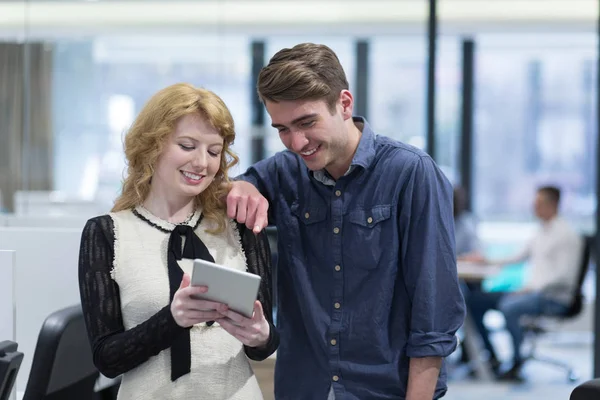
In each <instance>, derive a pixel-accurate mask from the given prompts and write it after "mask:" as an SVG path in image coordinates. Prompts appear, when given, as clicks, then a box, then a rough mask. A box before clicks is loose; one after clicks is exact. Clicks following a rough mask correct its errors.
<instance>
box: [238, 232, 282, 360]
mask: <svg viewBox="0 0 600 400" xmlns="http://www.w3.org/2000/svg"><path fill="white" fill-rule="evenodd" d="M238 230H239V232H240V237H241V238H242V248H243V249H244V253H245V254H246V261H247V263H248V272H251V273H253V274H257V275H260V277H261V281H260V288H259V291H258V300H259V301H260V302H261V304H262V307H263V310H264V312H265V318H266V319H267V321H268V322H269V327H270V331H271V332H270V334H269V341H268V342H267V344H266V345H264V346H263V347H248V346H244V349H245V351H246V355H247V356H248V358H250V359H252V360H255V361H262V360H264V359H265V358H267V357H269V356H270V355H271V354H273V353H274V352H275V350H277V347H279V332H278V331H277V328H276V327H275V325H274V324H273V271H272V265H271V264H272V262H271V249H270V248H269V240H268V238H267V234H266V233H265V231H264V230H263V231H262V232H261V233H260V234H258V235H255V234H254V232H252V231H251V230H250V229H248V228H246V226H245V225H244V224H239V223H238Z"/></svg>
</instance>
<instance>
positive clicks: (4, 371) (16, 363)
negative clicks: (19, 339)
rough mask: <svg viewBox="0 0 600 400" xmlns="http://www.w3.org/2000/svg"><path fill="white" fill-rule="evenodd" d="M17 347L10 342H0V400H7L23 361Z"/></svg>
mask: <svg viewBox="0 0 600 400" xmlns="http://www.w3.org/2000/svg"><path fill="white" fill-rule="evenodd" d="M17 346H18V345H17V343H15V342H11V341H10V340H5V341H3V342H0V400H8V398H9V396H10V394H11V392H12V389H13V386H14V385H15V381H16V380H17V374H18V373H19V368H20V367H21V362H22V361H23V353H20V352H18V351H17Z"/></svg>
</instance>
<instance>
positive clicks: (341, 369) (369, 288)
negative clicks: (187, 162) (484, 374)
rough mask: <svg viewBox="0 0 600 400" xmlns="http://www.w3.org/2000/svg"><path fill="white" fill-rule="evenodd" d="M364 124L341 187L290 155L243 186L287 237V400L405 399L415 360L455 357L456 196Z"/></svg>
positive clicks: (282, 391)
mask: <svg viewBox="0 0 600 400" xmlns="http://www.w3.org/2000/svg"><path fill="white" fill-rule="evenodd" d="M355 121H356V122H363V123H364V127H363V130H362V132H363V133H362V136H361V139H360V143H359V146H358V149H357V151H356V154H355V156H354V159H353V161H352V165H353V168H351V169H350V170H349V173H348V174H346V175H344V176H343V177H341V178H340V179H338V180H337V181H335V184H334V185H333V186H331V185H326V184H323V182H322V176H320V178H321V181H320V180H317V179H315V177H314V174H313V173H312V172H310V171H309V170H308V168H307V167H306V165H305V164H304V161H302V159H301V158H300V157H299V156H297V155H295V154H293V153H292V152H289V151H283V152H280V153H277V154H276V155H275V156H273V157H270V158H268V159H266V160H263V161H260V162H258V163H257V164H255V165H254V166H252V167H251V168H250V169H249V170H248V171H247V172H246V173H245V174H244V175H242V176H241V177H240V178H241V179H244V180H247V181H249V182H252V183H253V184H254V185H255V186H257V187H258V189H259V190H260V191H261V193H262V194H263V195H264V196H265V197H266V198H267V199H268V200H269V204H270V209H269V213H270V215H269V217H270V222H271V223H274V224H275V225H276V226H277V231H278V253H279V262H278V271H277V296H278V298H277V306H278V311H277V319H278V321H277V325H278V328H279V330H280V335H281V343H280V347H279V349H278V351H277V361H276V369H275V397H276V398H277V399H278V400H286V399H293V400H298V399H310V400H313V399H326V398H327V394H328V391H329V389H330V387H331V386H333V389H334V391H335V397H336V399H338V400H340V399H361V400H364V399H404V398H405V396H406V389H407V382H408V369H409V359H410V358H411V357H446V356H448V355H449V354H450V353H452V352H453V351H454V350H455V348H456V345H457V340H456V337H455V332H456V331H457V329H458V328H459V327H460V326H461V324H462V322H463V319H464V314H465V309H464V301H463V298H462V295H461V292H460V290H459V286H458V280H457V273H456V257H455V247H454V226H453V216H452V187H451V185H450V184H449V182H448V180H447V179H446V178H445V177H444V176H443V174H442V172H441V171H440V170H439V169H438V167H437V166H436V165H435V164H434V162H433V161H432V159H431V158H430V157H429V156H428V155H427V154H425V153H424V152H422V151H420V150H418V149H415V148H413V147H411V146H408V145H405V144H402V143H399V142H396V141H394V140H391V139H389V138H386V137H381V136H375V134H374V133H373V131H372V130H371V128H370V127H369V125H368V124H367V123H366V121H364V120H362V119H360V118H355ZM332 183H333V182H332ZM445 392H446V373H445V367H442V372H441V374H440V378H439V380H438V383H437V388H436V392H435V397H436V398H438V397H441V396H443V394H444V393H445Z"/></svg>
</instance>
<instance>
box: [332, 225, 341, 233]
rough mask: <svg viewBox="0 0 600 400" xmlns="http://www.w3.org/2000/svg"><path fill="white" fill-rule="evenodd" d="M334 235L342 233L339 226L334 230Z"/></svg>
mask: <svg viewBox="0 0 600 400" xmlns="http://www.w3.org/2000/svg"><path fill="white" fill-rule="evenodd" d="M333 233H335V234H336V235H337V234H338V233H340V228H338V227H337V226H336V227H335V228H333Z"/></svg>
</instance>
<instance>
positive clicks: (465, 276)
mask: <svg viewBox="0 0 600 400" xmlns="http://www.w3.org/2000/svg"><path fill="white" fill-rule="evenodd" d="M500 270H501V268H500V267H497V266H490V265H484V264H476V263H472V262H461V261H459V262H458V263H457V272H458V278H459V279H462V280H464V281H466V282H481V281H483V280H484V279H486V278H489V277H490V276H493V275H496V274H497V273H498V272H500ZM464 329H465V337H468V338H469V340H466V341H465V343H464V351H466V352H467V355H468V356H469V360H471V363H472V365H473V369H474V370H475V373H476V374H477V377H478V378H479V379H481V380H484V381H491V380H493V376H494V375H493V373H492V371H491V370H490V368H489V365H488V363H487V362H484V361H483V360H482V359H481V358H480V354H481V350H482V349H483V343H482V342H481V338H480V337H479V333H478V332H477V329H476V328H475V323H474V322H473V317H472V316H471V313H470V312H469V308H468V307H467V315H466V318H465V324H464Z"/></svg>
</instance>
